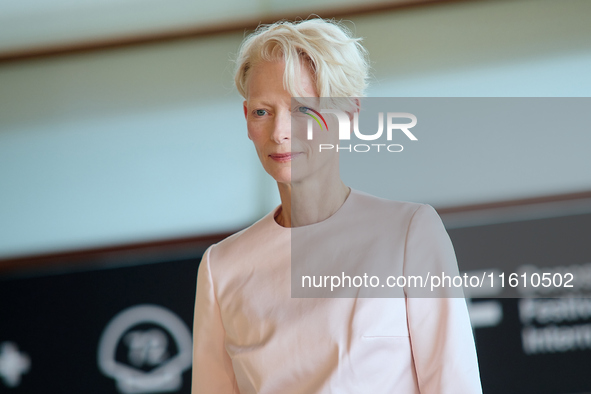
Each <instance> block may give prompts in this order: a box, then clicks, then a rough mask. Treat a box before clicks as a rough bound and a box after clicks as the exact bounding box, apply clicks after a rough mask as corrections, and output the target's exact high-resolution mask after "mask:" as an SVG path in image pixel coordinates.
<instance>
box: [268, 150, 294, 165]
mask: <svg viewBox="0 0 591 394" xmlns="http://www.w3.org/2000/svg"><path fill="white" fill-rule="evenodd" d="M299 154H300V153H298V152H291V153H273V154H270V155H269V157H270V158H271V159H273V160H275V161H278V162H280V163H285V162H288V161H291V160H292V159H293V158H294V157H296V156H297V155H299Z"/></svg>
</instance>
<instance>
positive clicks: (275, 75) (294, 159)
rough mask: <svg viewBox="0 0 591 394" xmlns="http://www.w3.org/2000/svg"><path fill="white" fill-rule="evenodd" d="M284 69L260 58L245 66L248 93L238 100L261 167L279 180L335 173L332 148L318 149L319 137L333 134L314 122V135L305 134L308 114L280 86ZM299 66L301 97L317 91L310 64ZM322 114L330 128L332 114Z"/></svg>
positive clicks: (330, 140) (330, 139)
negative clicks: (246, 69) (254, 62)
mask: <svg viewBox="0 0 591 394" xmlns="http://www.w3.org/2000/svg"><path fill="white" fill-rule="evenodd" d="M284 70H285V64H284V62H283V61H277V62H261V63H259V64H257V65H255V66H254V67H253V68H252V69H251V70H250V71H249V75H248V80H247V83H248V90H247V91H248V97H247V99H246V100H245V101H244V104H243V106H244V116H245V117H246V124H247V128H248V138H249V139H251V140H252V142H253V143H254V146H255V148H256V151H257V154H258V156H259V159H260V161H261V163H262V165H263V167H264V169H265V171H267V173H269V175H271V176H272V177H273V178H274V179H275V180H276V181H277V182H279V183H286V184H291V183H292V182H298V181H302V180H304V179H306V178H308V177H310V176H311V175H315V176H318V177H320V178H319V180H322V176H323V175H324V176H334V175H335V171H336V176H338V156H337V154H335V153H333V152H332V151H326V150H325V151H322V152H319V144H321V143H327V144H333V145H335V144H338V134H337V133H327V131H326V130H321V129H320V127H319V126H318V125H317V124H314V125H313V131H314V139H313V140H308V139H307V124H308V123H307V122H308V119H311V118H310V117H309V116H308V115H306V114H305V113H302V112H300V107H301V105H299V104H297V103H295V102H294V103H292V98H291V95H290V94H289V92H288V91H286V90H285V89H284V87H283V73H284ZM300 70H301V71H300V75H299V76H297V77H298V80H299V82H300V84H301V87H302V88H303V90H304V92H305V93H306V97H318V94H317V92H316V88H315V86H314V81H313V76H312V74H311V72H310V69H309V68H308V66H306V65H305V64H304V63H302V67H300ZM292 115H293V116H292ZM325 118H326V121H327V122H328V129H329V130H335V128H336V119H335V120H333V119H331V118H332V117H331V116H328V117H325ZM292 120H293V126H294V129H293V130H292ZM314 123H315V122H314ZM332 123H334V124H335V125H334V126H333V128H331V124H332ZM335 139H336V140H335Z"/></svg>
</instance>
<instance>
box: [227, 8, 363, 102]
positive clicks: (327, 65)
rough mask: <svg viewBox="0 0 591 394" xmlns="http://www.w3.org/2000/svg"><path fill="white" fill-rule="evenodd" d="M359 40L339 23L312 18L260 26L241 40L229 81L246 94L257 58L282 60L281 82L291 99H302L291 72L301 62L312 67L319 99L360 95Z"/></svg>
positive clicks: (294, 75) (360, 56)
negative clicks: (232, 73) (282, 72)
mask: <svg viewBox="0 0 591 394" xmlns="http://www.w3.org/2000/svg"><path fill="white" fill-rule="evenodd" d="M361 41H362V38H355V37H353V36H352V34H351V32H350V30H349V29H348V28H347V27H346V26H344V25H343V24H342V23H340V22H336V21H334V20H326V19H321V18H314V19H308V20H303V21H299V22H289V21H279V22H275V23H273V24H270V25H260V26H259V27H258V28H257V29H256V30H255V32H254V33H252V34H250V35H249V36H248V37H246V38H245V39H244V41H243V42H242V45H241V47H240V50H239V52H238V56H237V58H236V73H235V76H234V81H235V83H236V87H237V89H238V92H239V93H240V94H241V95H242V97H244V98H245V99H246V98H248V74H249V71H250V70H251V69H252V68H253V67H255V66H256V65H257V64H258V63H260V62H262V61H280V60H283V61H284V62H285V73H284V77H283V78H284V80H283V84H284V86H285V89H286V90H287V91H288V92H289V93H290V94H291V96H292V97H304V96H305V94H304V92H303V89H302V88H301V86H300V84H299V82H298V80H297V78H296V76H297V75H299V72H300V67H301V63H303V64H305V65H308V66H309V67H310V69H311V71H312V74H313V77H314V82H315V85H316V91H317V92H318V95H319V97H341V98H345V97H347V98H348V97H363V96H365V89H366V88H367V85H368V80H369V57H368V53H367V50H366V49H365V48H364V47H363V46H362V45H361Z"/></svg>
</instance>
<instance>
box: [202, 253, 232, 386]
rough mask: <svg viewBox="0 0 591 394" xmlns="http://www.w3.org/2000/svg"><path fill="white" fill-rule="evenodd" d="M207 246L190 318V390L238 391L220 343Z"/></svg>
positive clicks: (219, 320)
mask: <svg viewBox="0 0 591 394" xmlns="http://www.w3.org/2000/svg"><path fill="white" fill-rule="evenodd" d="M212 248H213V246H210V247H209V248H208V249H207V250H206V251H205V253H204V254H203V258H202V259H201V263H200V265H199V272H198V274H197V295H196V298H195V315H194V321H193V375H192V390H191V393H192V394H234V393H239V391H238V388H237V385H236V378H235V375H234V370H233V368H232V360H231V359H230V356H229V355H228V352H227V351H226V349H225V346H224V337H225V330H224V326H223V324H222V318H221V314H220V308H219V305H218V302H217V299H216V295H215V291H214V286H213V280H212V276H211V270H210V253H211V249H212Z"/></svg>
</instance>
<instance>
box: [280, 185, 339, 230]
mask: <svg viewBox="0 0 591 394" xmlns="http://www.w3.org/2000/svg"><path fill="white" fill-rule="evenodd" d="M277 185H278V188H279V195H280V197H281V212H279V214H278V215H277V216H276V217H275V221H276V222H277V223H278V224H280V225H281V226H283V227H300V226H307V225H309V224H314V223H319V222H322V221H323V220H326V219H328V218H329V217H331V216H332V215H333V214H334V213H335V212H336V211H338V210H339V208H340V207H341V206H342V205H343V204H344V203H345V200H346V199H347V197H348V196H349V193H350V192H351V189H350V188H349V187H348V186H346V185H345V184H344V183H343V181H342V180H341V179H340V178H336V179H335V180H334V181H333V182H330V183H329V184H326V183H323V184H322V185H320V184H314V182H300V183H298V184H296V185H292V184H284V183H278V184H277Z"/></svg>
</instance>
